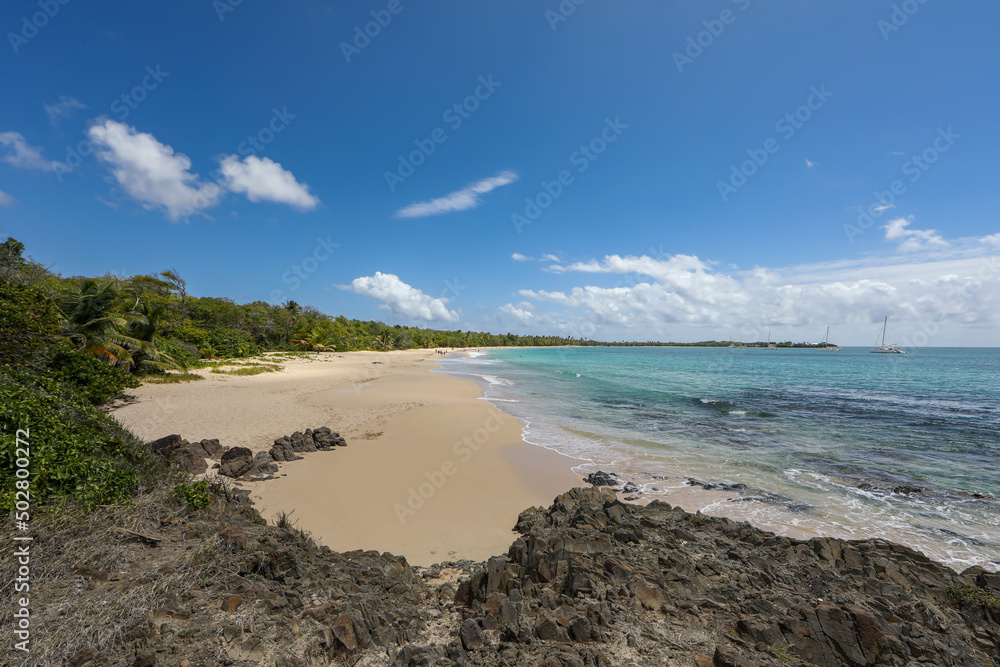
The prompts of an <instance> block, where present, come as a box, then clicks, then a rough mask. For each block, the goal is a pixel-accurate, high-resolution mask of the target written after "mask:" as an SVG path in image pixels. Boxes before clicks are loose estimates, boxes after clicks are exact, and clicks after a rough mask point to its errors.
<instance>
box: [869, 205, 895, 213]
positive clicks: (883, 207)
mask: <svg viewBox="0 0 1000 667" xmlns="http://www.w3.org/2000/svg"><path fill="white" fill-rule="evenodd" d="M890 208H896V205H895V204H880V205H879V206H876V207H875V208H873V209H872V211H874V212H875V213H882V212H883V211H888V210H889V209H890Z"/></svg>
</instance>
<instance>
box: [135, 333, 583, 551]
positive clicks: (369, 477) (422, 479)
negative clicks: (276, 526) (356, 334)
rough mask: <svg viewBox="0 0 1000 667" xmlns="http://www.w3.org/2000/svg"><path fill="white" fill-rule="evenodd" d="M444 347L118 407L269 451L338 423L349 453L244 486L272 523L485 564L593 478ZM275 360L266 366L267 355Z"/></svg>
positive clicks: (147, 419) (323, 456)
mask: <svg viewBox="0 0 1000 667" xmlns="http://www.w3.org/2000/svg"><path fill="white" fill-rule="evenodd" d="M436 358H437V355H436V353H435V351H434V350H433V349H432V350H405V351H396V352H388V353H386V352H349V353H325V354H316V355H309V356H308V357H304V358H301V359H295V360H293V361H290V362H288V361H284V360H282V361H281V363H282V365H283V366H284V369H283V370H282V371H279V372H275V373H267V374H262V375H256V376H247V377H241V376H229V375H216V374H208V373H200V374H203V375H205V376H206V377H207V378H208V379H206V380H203V381H200V382H196V383H187V384H150V385H143V386H142V387H140V388H138V389H137V390H134V394H135V395H136V396H137V397H138V398H139V400H138V401H137V402H133V403H129V404H126V405H124V406H121V407H119V408H117V409H116V410H115V415H116V417H117V418H118V419H119V420H120V421H122V423H123V424H124V425H125V426H127V427H128V428H130V429H132V430H133V431H134V432H136V434H137V435H139V436H140V437H142V438H143V439H146V440H152V439H155V438H158V437H162V436H164V435H167V434H170V433H178V434H180V435H182V436H183V437H185V438H187V439H189V440H195V439H202V438H218V439H219V440H220V442H221V444H222V445H223V446H227V447H233V446H243V447H248V448H250V449H251V450H253V451H254V452H256V451H260V450H263V449H268V448H269V447H270V446H271V444H272V442H273V440H274V439H275V438H279V437H281V436H283V435H286V434H289V433H292V432H294V431H302V430H305V429H306V428H316V427H318V426H329V427H330V428H331V429H332V430H334V431H339V432H340V434H341V435H342V436H343V437H344V438H345V439H346V440H347V443H348V446H347V447H343V448H336V451H333V452H316V453H307V454H304V456H305V459H304V460H302V461H295V462H291V463H285V464H282V466H281V469H280V471H279V472H278V477H277V478H276V479H273V480H269V481H264V482H243V481H242V480H241V481H240V483H241V484H242V485H244V486H245V487H246V488H249V489H250V491H251V498H252V499H253V501H254V502H255V503H256V506H257V509H258V511H259V512H260V513H261V515H262V516H264V517H265V518H266V519H268V520H270V521H274V520H275V519H276V517H277V516H278V515H279V514H280V513H282V512H284V513H287V514H288V515H290V519H291V520H292V521H293V522H294V523H295V527H296V528H298V529H302V530H305V531H306V532H309V533H311V534H312V536H313V537H314V538H315V539H317V540H318V541H319V542H321V543H322V544H325V545H326V546H329V547H330V548H331V549H334V550H335V551H349V550H356V549H363V550H372V549H374V550H378V551H388V552H391V553H394V554H396V555H402V556H405V557H406V558H407V561H408V562H410V563H412V564H414V565H425V566H426V565H431V564H434V563H438V562H443V561H455V560H466V559H467V560H473V561H481V560H485V559H487V558H489V557H490V556H494V555H499V554H503V553H505V552H506V551H507V549H508V548H509V546H510V543H511V542H512V541H513V539H514V537H515V533H514V532H513V527H514V525H515V524H516V522H517V517H518V515H519V514H520V513H521V512H522V511H523V510H524V509H525V508H528V507H532V506H547V505H549V504H550V503H551V502H552V499H553V498H555V497H556V496H557V495H559V494H560V493H563V492H565V491H567V490H569V489H570V488H572V487H574V486H579V485H580V484H581V480H580V478H579V477H578V476H577V475H576V474H575V473H574V472H573V471H572V468H573V467H574V465H577V464H579V463H580V461H578V460H576V459H572V458H570V457H566V456H563V455H562V454H558V453H556V452H553V451H551V450H548V449H545V448H543V447H539V446H536V445H532V444H529V443H527V442H525V441H524V440H523V439H522V437H521V433H522V424H521V422H520V421H518V420H517V419H516V418H515V417H513V416H511V415H508V414H506V413H504V412H502V411H501V410H499V409H497V408H496V407H495V406H493V405H492V404H490V403H489V402H487V401H486V400H483V398H482V397H483V393H482V391H481V389H480V387H479V385H478V384H477V383H476V382H474V381H473V380H469V379H465V378H460V377H456V376H453V375H449V374H447V373H435V372H431V371H432V370H434V369H437V368H439V367H438V365H437V364H435V363H434V362H435V360H436ZM264 359H267V357H266V356H265V357H264Z"/></svg>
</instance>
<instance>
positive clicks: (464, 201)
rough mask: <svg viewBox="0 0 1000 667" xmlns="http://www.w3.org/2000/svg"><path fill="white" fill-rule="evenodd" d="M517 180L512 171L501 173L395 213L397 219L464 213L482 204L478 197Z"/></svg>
mask: <svg viewBox="0 0 1000 667" xmlns="http://www.w3.org/2000/svg"><path fill="white" fill-rule="evenodd" d="M517 179H518V176H517V174H515V173H514V172H513V171H503V172H500V173H499V174H497V175H496V176H493V177H491V178H484V179H483V180H481V181H478V182H476V183H473V184H472V185H469V186H467V187H464V188H462V189H461V190H456V191H455V192H452V193H451V194H447V195H445V196H444V197H439V198H438V199H432V200H431V201H424V202H416V203H414V204H410V205H409V206H407V207H405V208H402V209H400V210H399V211H397V212H396V217H397V218H426V217H428V216H432V215H441V214H442V213H451V212H453V211H465V210H468V209H470V208H475V207H477V206H479V205H480V204H482V203H483V200H482V198H481V197H480V195H485V194H487V193H488V192H491V191H493V190H495V189H497V188H499V187H501V186H504V185H509V184H510V183H513V182H514V181H516V180H517Z"/></svg>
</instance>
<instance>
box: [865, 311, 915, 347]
mask: <svg viewBox="0 0 1000 667" xmlns="http://www.w3.org/2000/svg"><path fill="white" fill-rule="evenodd" d="M888 325H889V316H888V315H886V317H885V322H883V323H882V342H881V343H879V342H878V341H876V345H878V347H873V348H872V349H871V350H869V352H872V353H874V354H906V350H901V349H899V348H898V347H896V344H895V343H886V342H885V329H886V327H887V326H888Z"/></svg>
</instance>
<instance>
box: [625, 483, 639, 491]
mask: <svg viewBox="0 0 1000 667" xmlns="http://www.w3.org/2000/svg"><path fill="white" fill-rule="evenodd" d="M638 492H639V487H638V486H636V485H635V484H633V483H632V482H625V486H623V487H622V493H638Z"/></svg>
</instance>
